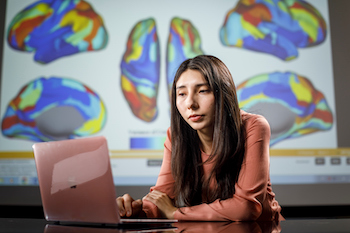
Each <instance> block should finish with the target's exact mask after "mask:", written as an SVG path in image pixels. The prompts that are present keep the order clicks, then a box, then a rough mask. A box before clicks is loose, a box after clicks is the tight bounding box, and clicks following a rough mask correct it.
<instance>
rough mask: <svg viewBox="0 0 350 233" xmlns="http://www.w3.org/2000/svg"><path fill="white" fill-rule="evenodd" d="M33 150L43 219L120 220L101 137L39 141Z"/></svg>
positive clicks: (107, 157) (74, 220)
mask: <svg viewBox="0 0 350 233" xmlns="http://www.w3.org/2000/svg"><path fill="white" fill-rule="evenodd" d="M33 150H34V157H35V163H36V168H37V173H38V180H39V186H40V193H41V198H42V204H43V209H44V214H45V218H46V220H48V221H60V222H88V223H109V224H116V223H119V222H120V216H119V212H118V208H117V204H116V201H115V199H116V193H115V186H114V183H113V176H112V170H111V166H110V158H109V151H108V146H107V140H106V138H105V137H103V136H98V137H87V138H81V139H70V140H62V141H52V142H40V143H36V144H34V145H33Z"/></svg>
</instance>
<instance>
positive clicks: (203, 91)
mask: <svg viewBox="0 0 350 233" xmlns="http://www.w3.org/2000/svg"><path fill="white" fill-rule="evenodd" d="M199 92H200V93H206V92H209V90H206V89H203V90H200V91H199Z"/></svg>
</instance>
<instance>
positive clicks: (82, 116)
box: [1, 77, 106, 142]
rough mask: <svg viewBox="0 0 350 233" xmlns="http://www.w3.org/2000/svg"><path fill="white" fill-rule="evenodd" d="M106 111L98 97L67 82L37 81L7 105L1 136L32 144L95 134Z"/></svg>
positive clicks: (103, 123) (76, 83)
mask: <svg viewBox="0 0 350 233" xmlns="http://www.w3.org/2000/svg"><path fill="white" fill-rule="evenodd" d="M105 123H106V108H105V105H104V103H103V102H102V100H101V98H100V97H99V95H98V94H97V93H96V92H94V91H93V90H91V89H90V88H89V87H87V86H86V85H84V84H82V83H80V82H78V81H75V80H73V79H68V78H58V77H50V78H44V77H41V78H38V79H35V80H33V81H31V82H30V83H28V84H26V85H25V86H24V87H23V88H22V89H21V90H20V91H19V92H18V94H17V95H16V96H15V97H14V98H13V99H12V100H11V101H10V103H9V104H8V106H7V109H6V112H5V114H4V116H3V119H2V127H1V129H2V134H3V135H4V136H6V137H9V138H19V139H25V140H31V141H36V142H44V141H52V140H62V139H71V138H75V137H81V136H88V135H92V134H95V133H97V132H99V131H100V130H101V129H102V128H103V127H104V125H105Z"/></svg>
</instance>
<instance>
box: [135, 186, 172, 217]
mask: <svg viewBox="0 0 350 233" xmlns="http://www.w3.org/2000/svg"><path fill="white" fill-rule="evenodd" d="M142 200H147V201H150V202H152V203H153V204H155V205H156V206H157V207H158V209H159V210H160V211H161V212H162V214H163V215H164V216H165V217H166V218H168V219H174V214H175V211H176V210H177V208H176V207H175V206H174V205H173V203H172V201H171V200H170V198H169V197H168V195H166V194H165V193H163V192H160V191H158V190H153V191H152V192H150V193H148V194H147V195H146V196H144V197H143V198H142Z"/></svg>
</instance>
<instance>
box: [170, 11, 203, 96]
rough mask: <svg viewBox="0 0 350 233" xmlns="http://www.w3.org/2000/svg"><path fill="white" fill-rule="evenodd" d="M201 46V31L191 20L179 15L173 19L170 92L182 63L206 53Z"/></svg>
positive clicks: (171, 28)
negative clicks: (199, 31)
mask: <svg viewBox="0 0 350 233" xmlns="http://www.w3.org/2000/svg"><path fill="white" fill-rule="evenodd" d="M201 47H202V43H201V38H200V36H199V33H198V31H197V29H196V28H195V27H194V26H193V25H192V23H191V22H190V21H187V20H184V19H180V18H177V17H176V18H173V19H172V20H171V24H170V32H169V38H168V48H167V83H168V91H169V92H170V91H171V86H172V84H173V80H174V76H175V73H176V71H177V69H178V68H179V66H180V64H181V63H182V62H183V61H185V60H186V59H189V58H193V57H196V56H198V55H202V54H204V53H203V51H202V49H201Z"/></svg>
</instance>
